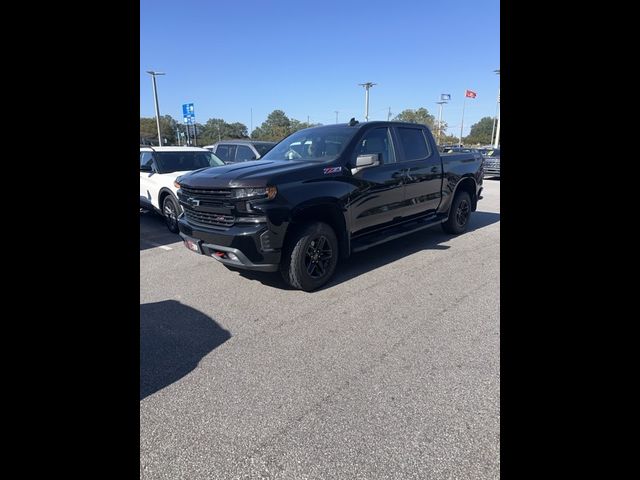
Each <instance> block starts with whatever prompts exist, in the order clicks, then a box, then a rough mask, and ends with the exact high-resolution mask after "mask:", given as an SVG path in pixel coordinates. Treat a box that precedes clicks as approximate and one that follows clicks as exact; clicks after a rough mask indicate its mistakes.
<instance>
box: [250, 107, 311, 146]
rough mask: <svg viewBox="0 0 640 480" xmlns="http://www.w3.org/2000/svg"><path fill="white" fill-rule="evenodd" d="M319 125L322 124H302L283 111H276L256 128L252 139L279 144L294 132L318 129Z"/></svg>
mask: <svg viewBox="0 0 640 480" xmlns="http://www.w3.org/2000/svg"><path fill="white" fill-rule="evenodd" d="M318 125H322V124H321V123H307V122H301V121H300V120H296V119H295V118H289V117H287V115H286V114H285V113H284V112H283V111H282V110H274V111H273V112H271V113H270V114H269V116H268V117H267V119H266V120H265V121H264V122H262V124H261V125H260V126H259V127H256V128H255V129H254V130H253V132H251V138H252V139H254V140H268V141H272V142H279V141H280V140H282V139H283V138H285V137H288V136H289V135H291V134H292V133H293V132H297V131H298V130H302V129H303V128H309V127H317V126H318Z"/></svg>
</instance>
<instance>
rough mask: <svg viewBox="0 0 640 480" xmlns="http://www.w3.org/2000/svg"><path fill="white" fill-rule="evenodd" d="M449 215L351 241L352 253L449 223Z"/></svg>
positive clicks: (396, 227)
mask: <svg viewBox="0 0 640 480" xmlns="http://www.w3.org/2000/svg"><path fill="white" fill-rule="evenodd" d="M447 218H448V217H447V215H446V214H445V215H437V216H435V217H429V218H428V219H421V220H414V221H411V222H407V223H403V224H401V225H398V226H394V227H389V228H386V229H385V230H382V231H379V232H374V233H370V234H368V235H364V236H362V237H358V238H356V239H353V240H351V252H353V253H357V252H361V251H363V250H366V249H367V248H371V247H375V246H376V245H380V244H381V243H385V242H389V241H391V240H395V239H396V238H400V237H404V236H405V235H409V234H411V233H415V232H418V231H420V230H424V229H425V228H430V227H434V226H436V225H440V224H441V223H443V222H446V221H447Z"/></svg>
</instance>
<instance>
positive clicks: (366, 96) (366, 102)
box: [358, 82, 377, 122]
mask: <svg viewBox="0 0 640 480" xmlns="http://www.w3.org/2000/svg"><path fill="white" fill-rule="evenodd" d="M358 85H360V86H361V87H364V90H365V93H364V121H365V122H368V121H369V89H370V88H371V87H373V86H374V85H377V83H371V82H367V83H359V84H358Z"/></svg>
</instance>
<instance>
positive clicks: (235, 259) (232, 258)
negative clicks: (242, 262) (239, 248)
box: [227, 252, 239, 262]
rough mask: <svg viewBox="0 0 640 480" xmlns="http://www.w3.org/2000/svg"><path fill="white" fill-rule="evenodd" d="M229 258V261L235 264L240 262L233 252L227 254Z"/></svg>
mask: <svg viewBox="0 0 640 480" xmlns="http://www.w3.org/2000/svg"><path fill="white" fill-rule="evenodd" d="M227 257H228V258H229V260H233V261H234V262H239V260H238V257H237V256H236V255H235V254H234V253H231V252H227Z"/></svg>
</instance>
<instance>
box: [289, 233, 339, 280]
mask: <svg viewBox="0 0 640 480" xmlns="http://www.w3.org/2000/svg"><path fill="white" fill-rule="evenodd" d="M337 263H338V239H337V238H336V234H335V232H334V231H333V229H332V228H331V227H330V226H329V225H327V224H326V223H322V222H315V223H311V224H308V225H304V226H302V227H301V228H300V229H299V230H298V231H297V232H294V233H293V236H292V238H291V240H290V241H289V242H288V248H287V249H285V252H284V256H283V260H282V264H281V267H280V272H281V273H282V277H283V278H284V280H285V282H287V284H289V285H291V286H292V287H293V288H297V289H299V290H304V291H305V292H311V291H313V290H315V289H317V288H320V287H321V286H322V285H324V284H325V283H327V281H329V279H330V278H331V276H332V275H333V272H334V271H335V269H336V265H337Z"/></svg>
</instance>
